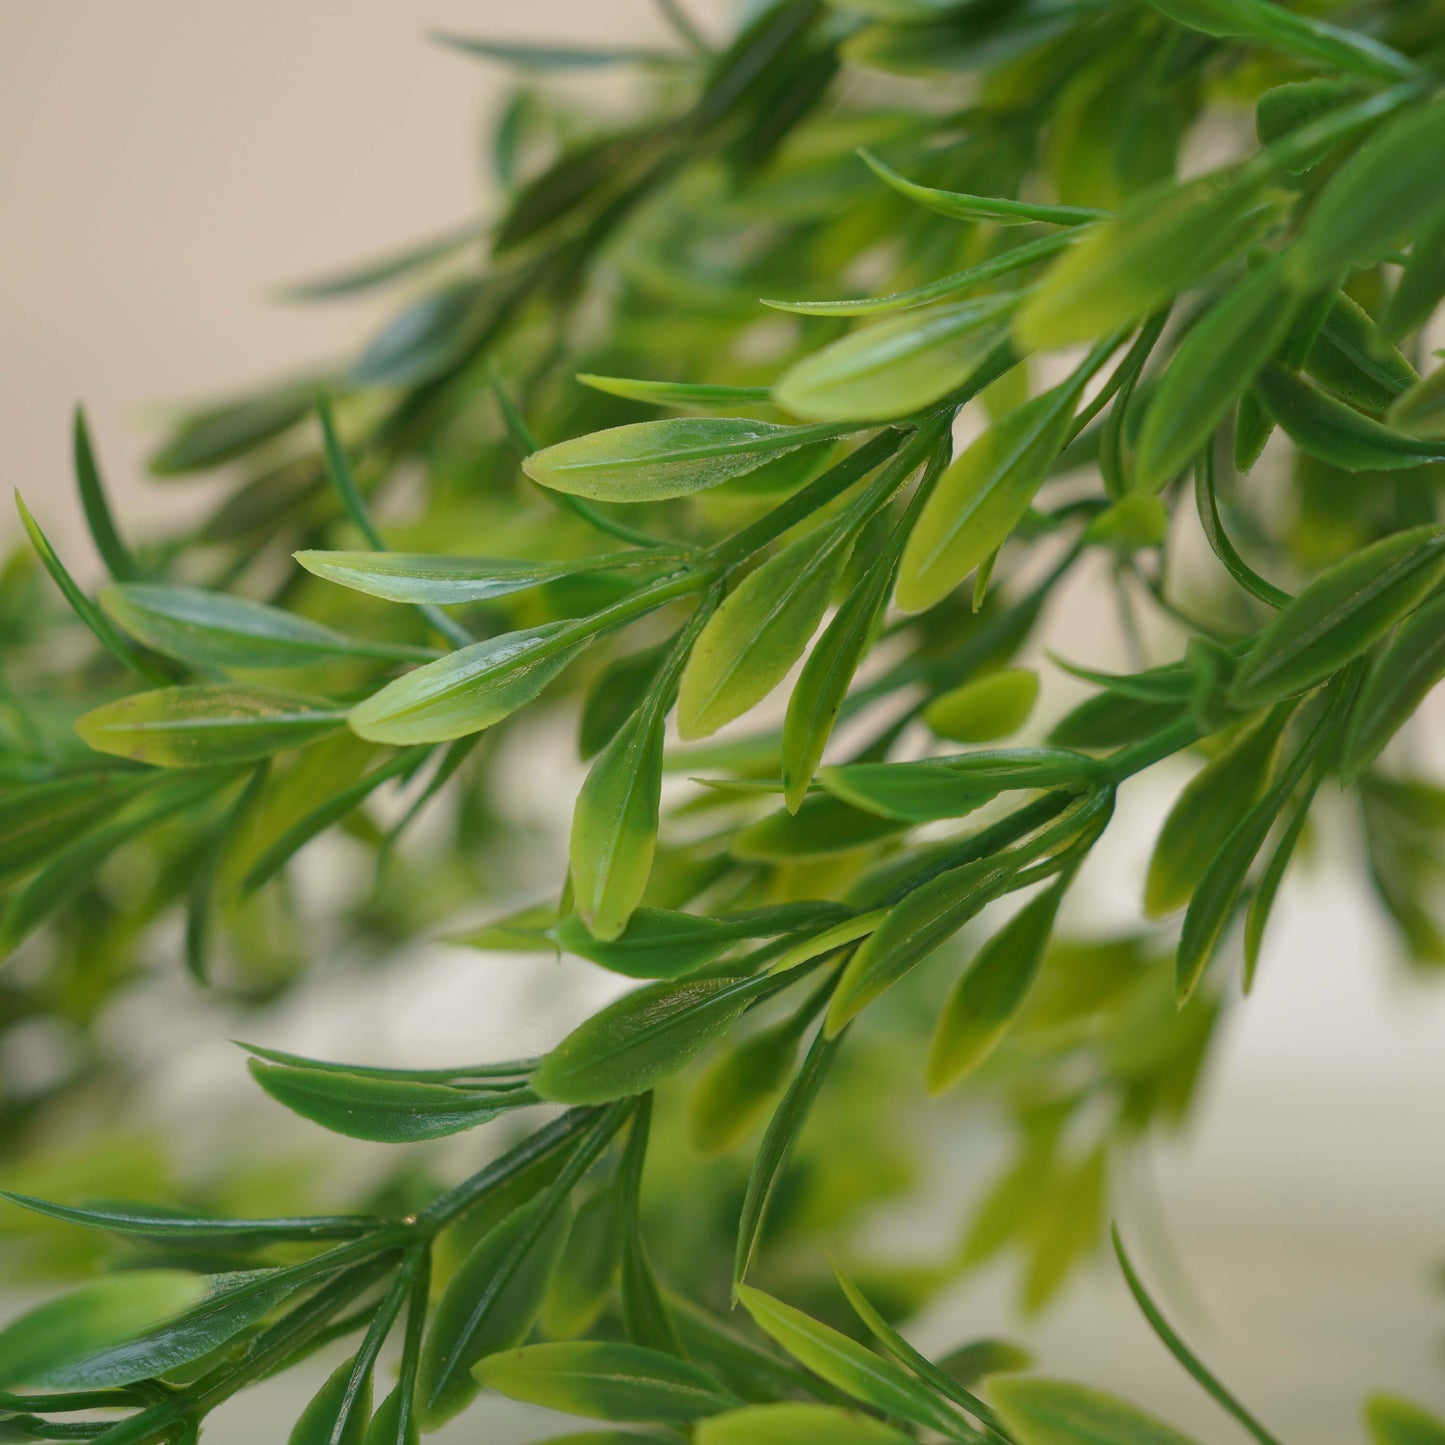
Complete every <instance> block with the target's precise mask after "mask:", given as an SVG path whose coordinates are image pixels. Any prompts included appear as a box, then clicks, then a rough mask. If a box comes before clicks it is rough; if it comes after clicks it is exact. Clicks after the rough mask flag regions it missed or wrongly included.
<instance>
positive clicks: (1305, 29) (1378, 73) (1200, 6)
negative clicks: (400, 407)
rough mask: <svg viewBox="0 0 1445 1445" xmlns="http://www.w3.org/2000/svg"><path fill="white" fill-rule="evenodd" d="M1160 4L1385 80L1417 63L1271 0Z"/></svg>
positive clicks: (1226, 32) (1163, 0) (1212, 27)
mask: <svg viewBox="0 0 1445 1445" xmlns="http://www.w3.org/2000/svg"><path fill="white" fill-rule="evenodd" d="M1150 3H1151V4H1152V5H1153V6H1154V8H1155V9H1156V10H1159V11H1162V12H1163V13H1164V14H1165V15H1167V16H1168V17H1169V18H1170V19H1171V20H1173V21H1176V22H1177V23H1178V24H1180V25H1184V26H1187V27H1188V28H1189V29H1191V30H1198V31H1201V32H1202V33H1203V34H1205V35H1213V36H1216V37H1218V38H1220V39H1229V40H1250V41H1254V42H1255V43H1257V44H1260V45H1265V46H1268V47H1270V48H1271V49H1275V50H1282V51H1283V52H1284V53H1285V54H1286V55H1293V56H1298V57H1299V58H1300V59H1302V60H1308V61H1314V62H1316V63H1317V64H1322V65H1326V66H1328V67H1329V68H1330V69H1332V70H1344V71H1347V72H1349V71H1353V72H1355V73H1356V74H1359V75H1367V76H1371V77H1374V78H1376V79H1380V80H1398V79H1400V77H1401V76H1408V75H1413V74H1414V73H1415V67H1414V65H1413V64H1412V63H1411V62H1410V61H1408V60H1406V59H1405V57H1404V56H1403V55H1401V54H1399V53H1398V52H1397V51H1394V50H1391V49H1390V47H1389V46H1388V45H1382V44H1381V43H1380V42H1379V41H1377V40H1372V39H1370V37H1369V36H1367V35H1361V34H1360V33H1359V32H1358V31H1355V30H1342V29H1340V28H1339V27H1338V26H1335V25H1330V24H1328V23H1326V22H1325V21H1323V20H1317V19H1315V18H1314V17H1313V16H1309V15H1300V14H1297V13H1296V12H1294V11H1292V10H1286V9H1285V8H1284V7H1283V6H1282V5H1274V4H1271V3H1270V0H1150Z"/></svg>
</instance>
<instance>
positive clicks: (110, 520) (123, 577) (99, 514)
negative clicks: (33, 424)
mask: <svg viewBox="0 0 1445 1445" xmlns="http://www.w3.org/2000/svg"><path fill="white" fill-rule="evenodd" d="M71 437H72V450H73V454H74V458H75V480H76V485H77V487H78V488H79V490H80V504H81V506H82V507H84V508H85V521H86V525H87V526H88V527H89V528H90V536H91V540H92V541H93V542H94V543H95V550H96V551H97V552H99V553H100V557H101V561H103V562H104V563H105V565H106V567H107V568H108V569H109V571H110V575H111V576H112V577H114V578H115V580H116V581H117V582H128V581H130V580H132V579H133V578H135V577H138V576H139V575H140V568H139V567H138V566H137V564H136V560H135V558H134V557H133V556H131V552H130V548H129V547H127V546H126V545H125V543H124V542H122V541H121V539H120V533H119V532H118V531H117V530H116V526H115V518H114V517H112V516H111V511H110V503H109V502H108V501H107V500H106V496H105V483H104V482H103V481H102V480H101V476H100V465H99V463H98V462H97V461H96V459H95V448H94V447H93V446H92V445H91V442H90V428H89V427H88V426H87V425H86V421H85V409H84V408H83V407H79V406H78V407H76V408H75V419H74V422H73V425H72V430H71Z"/></svg>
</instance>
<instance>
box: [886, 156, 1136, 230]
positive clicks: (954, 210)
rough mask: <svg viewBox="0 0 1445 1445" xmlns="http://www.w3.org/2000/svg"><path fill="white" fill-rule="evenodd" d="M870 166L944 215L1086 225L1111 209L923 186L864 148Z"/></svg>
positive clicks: (1019, 222) (996, 221) (1013, 223)
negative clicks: (999, 196) (1035, 201)
mask: <svg viewBox="0 0 1445 1445" xmlns="http://www.w3.org/2000/svg"><path fill="white" fill-rule="evenodd" d="M859 154H860V156H861V157H862V159H863V161H864V162H865V163H866V164H867V166H868V169H869V170H871V171H872V172H873V174H874V175H875V176H877V177H878V179H879V180H880V181H883V182H884V183H885V184H886V185H889V186H891V187H892V188H893V189H894V190H895V191H897V192H898V194H899V195H900V196H906V197H907V198H908V199H909V200H910V201H916V202H917V203H918V204H919V205H920V206H924V207H926V208H927V209H928V210H930V211H936V212H937V213H938V214H939V215H940V216H952V217H953V218H954V219H955V220H960V221H992V222H993V223H994V224H995V225H999V226H1030V225H1036V224H1040V223H1042V224H1044V225H1049V226H1083V225H1087V224H1088V223H1089V222H1091V221H1099V220H1103V219H1105V218H1106V217H1107V216H1108V214H1109V213H1108V212H1107V211H1098V210H1094V209H1093V208H1092V207H1088V206H1037V205H1032V204H1030V203H1029V202H1027V201H1010V200H1003V199H999V198H997V197H993V196H968V195H963V194H961V193H960V192H958V191H941V190H938V189H936V188H935V187H933V186H921V185H919V184H918V183H917V182H916V181H910V180H909V179H908V178H907V176H902V175H899V173H898V172H897V171H895V170H894V169H893V168H892V166H888V165H885V164H884V163H883V162H882V161H880V160H879V159H878V157H877V156H875V155H870V154H869V152H867V151H860V152H859Z"/></svg>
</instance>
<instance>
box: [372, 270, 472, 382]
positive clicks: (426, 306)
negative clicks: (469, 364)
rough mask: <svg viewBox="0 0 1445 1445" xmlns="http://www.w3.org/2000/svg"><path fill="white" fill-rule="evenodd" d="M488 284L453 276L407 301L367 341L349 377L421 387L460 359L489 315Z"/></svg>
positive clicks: (466, 354)
mask: <svg viewBox="0 0 1445 1445" xmlns="http://www.w3.org/2000/svg"><path fill="white" fill-rule="evenodd" d="M489 286H490V283H489V282H486V281H477V280H467V281H455V282H453V283H452V284H451V285H449V286H446V287H443V288H442V289H441V290H439V291H434V292H432V294H431V295H429V296H423V297H422V298H421V299H420V300H419V301H414V302H412V303H411V305H409V306H408V307H407V308H406V309H405V310H404V311H401V312H399V313H398V314H397V315H395V316H393V317H392V318H391V320H390V321H388V322H387V323H386V325H385V326H383V327H382V328H381V330H380V331H379V332H377V334H376V335H375V336H373V337H372V339H371V340H370V341H369V342H368V343H367V345H366V349H365V350H364V351H363V352H362V354H361V359H360V360H359V361H357V363H356V364H355V365H354V366H353V367H352V368H351V380H352V381H353V382H355V383H356V385H358V386H391V387H407V386H420V385H421V384H423V383H424V382H427V381H430V380H432V379H433V378H434V377H436V376H438V375H440V374H441V373H442V372H444V371H446V370H448V369H449V368H450V367H453V366H455V365H457V364H458V363H459V362H461V361H463V360H465V358H466V357H467V356H468V355H469V354H470V353H471V351H472V350H473V349H474V348H475V346H476V344H477V343H478V342H479V341H480V340H481V338H482V336H483V335H484V334H485V331H486V327H487V325H488V322H489V321H490V318H491V315H492V306H491V293H490V289H489Z"/></svg>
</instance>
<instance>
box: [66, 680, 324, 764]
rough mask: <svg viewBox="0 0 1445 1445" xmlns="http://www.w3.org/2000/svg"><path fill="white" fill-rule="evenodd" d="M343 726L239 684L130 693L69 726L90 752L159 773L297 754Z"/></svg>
mask: <svg viewBox="0 0 1445 1445" xmlns="http://www.w3.org/2000/svg"><path fill="white" fill-rule="evenodd" d="M345 725H346V715H345V714H344V713H342V712H340V711H338V710H337V709H336V708H334V707H332V706H331V705H330V704H329V703H327V702H325V701H321V700H318V699H315V698H306V697H294V696H292V695H290V694H289V693H283V692H276V691H274V690H273V689H271V688H266V687H248V686H243V685H242V684H240V683H196V684H194V685H190V686H185V687H162V688H156V689H155V690H153V691H151V692H137V693H132V694H131V695H130V696H129V697H123V698H120V699H119V700H118V701H116V702H110V703H106V704H105V705H104V706H102V707H98V708H95V709H94V710H93V711H91V712H88V713H86V714H85V715H84V716H82V717H80V718H77V719H76V723H75V731H76V733H77V735H78V736H79V737H80V739H81V741H82V742H84V743H85V744H86V745H87V746H88V747H92V748H94V749H95V750H96V752H100V753H111V754H113V755H115V756H116V757H121V758H130V759H131V760H132V761H133V762H138V763H151V764H154V765H155V766H157V767H162V768H209V767H223V766H230V765H233V764H236V763H254V762H259V761H260V760H261V759H262V758H269V757H270V756H271V755H272V754H273V753H280V752H285V751H286V750H287V749H288V748H298V747H303V746H305V745H306V744H307V743H311V742H315V741H316V740H317V739H318V738H322V737H325V736H326V735H327V734H328V733H334V732H338V731H339V730H340V729H341V728H343V727H344V726H345Z"/></svg>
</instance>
